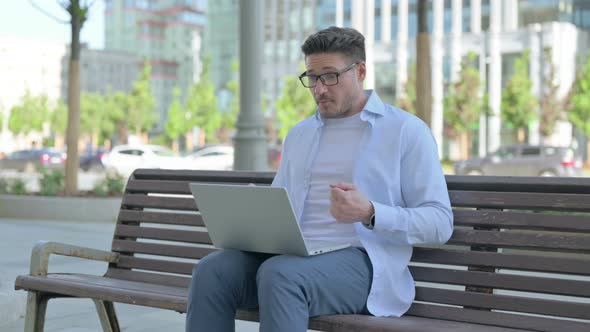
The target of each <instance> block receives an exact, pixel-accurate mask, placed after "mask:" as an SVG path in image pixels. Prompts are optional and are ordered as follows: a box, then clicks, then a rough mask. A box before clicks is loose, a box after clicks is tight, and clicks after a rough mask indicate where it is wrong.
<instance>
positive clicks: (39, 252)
mask: <svg viewBox="0 0 590 332" xmlns="http://www.w3.org/2000/svg"><path fill="white" fill-rule="evenodd" d="M51 254H54V255H62V256H72V257H79V258H85V259H92V260H96V261H104V262H109V263H116V262H118V261H119V254H118V253H114V252H111V251H104V250H98V249H91V248H85V247H80V246H75V245H70V244H64V243H59V242H49V241H41V242H39V243H37V244H36V245H35V247H33V251H32V253H31V266H30V270H29V272H30V274H31V275H33V276H44V275H47V269H48V266H49V255H51Z"/></svg>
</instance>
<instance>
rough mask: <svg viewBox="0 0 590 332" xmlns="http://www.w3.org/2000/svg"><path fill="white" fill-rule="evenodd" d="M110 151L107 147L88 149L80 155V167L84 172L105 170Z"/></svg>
mask: <svg viewBox="0 0 590 332" xmlns="http://www.w3.org/2000/svg"><path fill="white" fill-rule="evenodd" d="M108 153H109V152H108V151H107V150H106V149H105V148H98V149H96V150H86V151H84V152H83V153H82V154H81V155H80V168H81V169H82V170H83V171H84V172H88V171H90V170H92V171H103V170H104V169H105V164H106V159H107V157H108Z"/></svg>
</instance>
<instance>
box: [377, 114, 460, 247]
mask: <svg viewBox="0 0 590 332" xmlns="http://www.w3.org/2000/svg"><path fill="white" fill-rule="evenodd" d="M400 144H401V145H400V146H401V149H402V151H403V152H402V155H401V161H400V167H401V169H400V184H401V192H402V197H403V201H404V203H405V206H389V205H386V204H382V203H379V202H374V201H373V202H372V203H373V206H374V207H375V227H374V231H375V232H377V233H378V234H379V235H380V236H384V237H386V238H388V239H389V240H390V241H393V242H394V243H396V244H400V245H416V244H437V243H445V242H446V241H448V239H449V238H450V237H451V234H452V232H453V213H452V210H451V204H450V200H449V194H448V191H447V184H446V181H445V177H444V174H443V171H442V167H441V164H440V160H439V158H438V149H437V145H436V141H435V140H434V137H433V136H432V133H431V131H430V128H428V127H427V126H426V124H425V123H424V122H422V121H421V120H419V119H418V118H412V119H411V120H409V121H407V123H406V124H405V125H404V126H403V127H402V133H401V141H400Z"/></svg>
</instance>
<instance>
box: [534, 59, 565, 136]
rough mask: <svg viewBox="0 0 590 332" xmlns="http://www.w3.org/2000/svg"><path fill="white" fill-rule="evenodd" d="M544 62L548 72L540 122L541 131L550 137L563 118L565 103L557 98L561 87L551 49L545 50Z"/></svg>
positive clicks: (544, 86) (542, 98)
mask: <svg viewBox="0 0 590 332" xmlns="http://www.w3.org/2000/svg"><path fill="white" fill-rule="evenodd" d="M543 57H544V60H545V61H544V62H545V63H546V64H547V66H548V68H547V72H546V75H545V79H544V81H543V83H544V84H543V93H542V95H541V114H540V119H539V120H540V121H539V131H540V133H541V135H542V136H543V137H545V138H546V137H549V136H551V135H552V134H553V131H554V129H555V124H556V123H557V120H559V119H560V118H561V116H562V115H563V110H564V106H565V105H564V101H562V100H560V99H559V97H558V96H557V93H558V90H559V85H558V84H557V83H556V80H557V77H556V75H557V68H556V66H555V63H553V57H552V56H551V49H550V48H545V49H544V50H543Z"/></svg>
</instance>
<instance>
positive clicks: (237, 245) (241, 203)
mask: <svg viewBox="0 0 590 332" xmlns="http://www.w3.org/2000/svg"><path fill="white" fill-rule="evenodd" d="M190 189H191V192H192V194H193V196H194V198H195V201H196V203H197V206H198V207H199V211H200V212H201V216H202V217H203V222H204V223H205V226H207V230H208V231H209V236H210V237H211V241H212V242H213V245H214V246H215V247H217V248H223V249H238V250H243V251H253V252H261V253H270V254H286V255H297V256H312V255H318V254H323V253H327V252H331V251H335V250H338V249H343V248H347V247H349V246H350V243H334V242H328V241H317V240H306V239H305V238H304V237H303V234H302V233H301V228H300V227H299V222H298V220H297V216H296V215H295V211H294V210H293V206H292V205H291V200H290V199H289V195H288V193H287V190H286V189H285V188H282V187H270V186H252V185H228V184H204V183H191V184H190Z"/></svg>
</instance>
